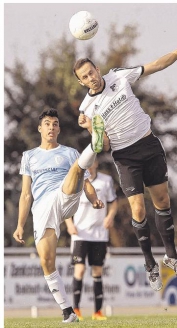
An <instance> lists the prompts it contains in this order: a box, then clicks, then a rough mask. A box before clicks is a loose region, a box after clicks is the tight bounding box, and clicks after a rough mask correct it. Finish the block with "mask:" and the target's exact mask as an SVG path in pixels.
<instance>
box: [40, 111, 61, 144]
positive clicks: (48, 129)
mask: <svg viewBox="0 0 177 328" xmlns="http://www.w3.org/2000/svg"><path fill="white" fill-rule="evenodd" d="M38 131H39V132H40V134H41V139H42V141H46V142H48V143H56V142H57V137H58V135H59V133H60V125H59V117H58V112H57V110H56V109H53V108H51V109H48V110H44V111H43V112H42V113H41V115H40V116H39V125H38Z"/></svg>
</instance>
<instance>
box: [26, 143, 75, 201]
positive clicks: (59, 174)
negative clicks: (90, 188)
mask: <svg viewBox="0 0 177 328" xmlns="http://www.w3.org/2000/svg"><path fill="white" fill-rule="evenodd" d="M79 156H80V154H79V152H78V151H77V150H76V149H74V148H71V147H66V146H63V145H59V146H58V147H57V148H54V149H49V150H46V149H43V148H40V147H37V148H34V149H31V150H27V151H25V152H23V156H22V161H21V168H20V174H23V175H29V176H30V177H31V179H32V186H31V191H32V195H33V198H34V203H35V202H38V200H40V199H41V197H43V195H44V194H46V193H50V192H51V191H55V190H56V189H58V188H59V186H60V184H61V182H62V181H63V179H64V178H65V176H66V175H67V173H68V171H69V169H70V167H71V166H72V164H73V163H74V162H75V161H76V159H77V158H78V157H79ZM33 205H34V204H33Z"/></svg>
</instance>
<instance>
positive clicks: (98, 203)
mask: <svg viewBox="0 0 177 328" xmlns="http://www.w3.org/2000/svg"><path fill="white" fill-rule="evenodd" d="M92 206H93V208H97V209H100V208H104V203H103V202H102V201H101V200H100V199H96V200H95V201H94V202H93V204H92Z"/></svg>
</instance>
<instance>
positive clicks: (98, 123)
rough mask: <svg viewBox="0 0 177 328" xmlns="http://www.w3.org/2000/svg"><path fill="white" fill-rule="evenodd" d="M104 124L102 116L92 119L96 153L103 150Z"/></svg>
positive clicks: (93, 145)
mask: <svg viewBox="0 0 177 328" xmlns="http://www.w3.org/2000/svg"><path fill="white" fill-rule="evenodd" d="M103 137H104V122H103V119H102V117H101V116H100V115H94V116H93V118H92V148H93V151H94V152H95V153H100V152H101V151H102V149H103Z"/></svg>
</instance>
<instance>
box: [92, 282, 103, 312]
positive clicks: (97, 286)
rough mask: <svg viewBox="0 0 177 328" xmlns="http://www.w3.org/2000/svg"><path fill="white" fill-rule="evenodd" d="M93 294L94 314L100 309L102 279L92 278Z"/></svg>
mask: <svg viewBox="0 0 177 328" xmlns="http://www.w3.org/2000/svg"><path fill="white" fill-rule="evenodd" d="M93 292H94V296H95V312H98V311H99V310H100V309H101V308H102V303H103V283H102V277H101V276H99V277H93Z"/></svg>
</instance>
